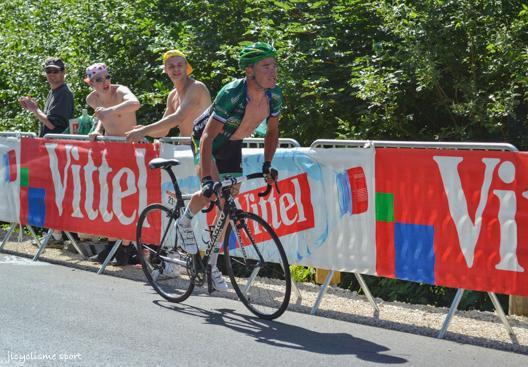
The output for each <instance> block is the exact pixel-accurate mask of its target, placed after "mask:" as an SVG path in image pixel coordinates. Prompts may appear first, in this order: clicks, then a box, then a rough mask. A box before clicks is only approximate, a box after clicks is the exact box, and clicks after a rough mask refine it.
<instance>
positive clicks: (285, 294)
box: [223, 212, 291, 320]
mask: <svg viewBox="0 0 528 367" xmlns="http://www.w3.org/2000/svg"><path fill="white" fill-rule="evenodd" d="M234 229H235V230H236V231H237V232H238V235H234V236H233V235H232V233H234V231H233V230H234ZM242 248H244V251H242ZM223 250H224V259H225V264H226V269H227V272H228V274H229V278H230V279H231V284H232V285H233V288H234V289H235V292H236V294H237V295H238V298H239V299H240V301H242V303H243V304H244V305H245V306H246V307H247V308H248V309H249V310H250V311H251V312H252V313H254V314H255V315H256V316H258V317H260V318H262V319H266V320H272V319H275V318H277V317H279V316H280V315H282V314H283V313H284V311H285V310H286V308H287V307H288V304H289V302H290V294H291V274H290V267H289V264H288V259H287V257H286V253H285V251H284V248H283V247H282V244H281V242H280V240H279V238H278V236H277V234H276V233H275V231H274V230H273V229H272V228H271V226H270V225H269V224H268V223H267V222H265V221H264V220H263V219H262V218H261V217H259V216H257V215H255V214H253V213H248V212H242V213H240V215H239V217H238V222H237V223H234V222H233V221H230V223H229V226H228V228H227V230H226V234H225V240H224V244H223ZM258 252H260V254H261V255H262V256H261V258H262V259H263V260H264V263H263V264H260V265H261V266H260V267H258V266H257V265H259V262H258V261H257V260H256V258H260V257H259V255H258ZM248 286H249V287H248ZM247 287H248V288H249V289H246V288H247Z"/></svg>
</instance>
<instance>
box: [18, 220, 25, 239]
mask: <svg viewBox="0 0 528 367" xmlns="http://www.w3.org/2000/svg"><path fill="white" fill-rule="evenodd" d="M23 234H24V227H22V224H19V225H18V242H19V243H20V242H22V239H23V238H22V237H23Z"/></svg>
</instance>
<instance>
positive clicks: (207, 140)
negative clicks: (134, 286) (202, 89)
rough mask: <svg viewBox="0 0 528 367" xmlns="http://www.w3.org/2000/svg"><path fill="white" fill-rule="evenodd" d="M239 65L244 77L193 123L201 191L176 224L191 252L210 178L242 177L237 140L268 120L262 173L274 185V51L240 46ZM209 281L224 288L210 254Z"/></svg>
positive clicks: (209, 196)
mask: <svg viewBox="0 0 528 367" xmlns="http://www.w3.org/2000/svg"><path fill="white" fill-rule="evenodd" d="M239 66H240V68H241V69H242V70H244V72H245V77H244V78H241V79H236V80H234V81H232V82H230V83H228V84H226V85H225V86H224V87H223V88H222V89H221V90H220V92H218V95H217V96H216V98H215V100H214V102H213V104H212V105H211V107H210V108H208V109H207V110H206V111H205V112H204V113H203V114H202V115H201V116H200V117H198V118H197V119H196V120H195V122H194V127H193V134H192V137H191V139H192V148H193V153H194V162H195V165H196V166H197V173H198V175H199V176H200V178H201V190H200V191H198V192H196V193H195V194H194V195H193V197H192V199H191V200H190V202H189V204H188V205H187V207H186V208H185V212H184V214H183V215H182V216H181V218H180V219H179V220H178V222H177V223H176V230H177V235H178V237H179V240H180V243H181V244H182V248H183V249H184V250H185V251H187V252H188V253H190V254H195V253H197V251H198V246H197V244H196V239H195V237H194V232H193V230H192V227H191V220H192V218H193V216H194V215H195V214H196V213H197V212H198V211H199V210H200V209H201V208H203V207H204V206H205V205H206V204H207V203H208V202H210V201H214V200H216V195H215V194H214V191H213V186H214V183H215V181H219V180H221V179H222V178H223V177H224V176H226V175H230V176H234V177H239V176H242V139H244V138H245V137H248V136H250V135H251V134H252V133H253V132H254V130H255V129H256V128H257V127H258V126H259V125H260V123H261V122H263V121H264V120H267V125H268V127H267V133H266V136H265V140H264V163H263V165H262V172H263V173H264V175H265V179H266V182H268V183H270V184H271V183H273V178H272V176H271V174H270V169H271V160H272V158H273V155H274V154H275V150H276V148H277V145H278V140H279V115H280V109H281V106H282V93H281V90H280V88H279V87H278V86H277V61H276V51H275V49H274V48H273V47H272V46H271V45H269V44H267V43H262V42H257V43H254V44H251V45H249V46H246V47H244V49H242V51H241V52H240V58H239ZM211 256H214V258H212V260H213V264H215V265H214V266H213V268H212V269H211V270H212V271H211V275H212V281H213V285H214V287H215V289H217V290H220V291H225V290H227V289H228V287H227V284H226V282H225V280H224V278H223V277H222V274H221V272H220V271H219V270H218V268H217V266H216V261H217V257H218V253H213V254H211Z"/></svg>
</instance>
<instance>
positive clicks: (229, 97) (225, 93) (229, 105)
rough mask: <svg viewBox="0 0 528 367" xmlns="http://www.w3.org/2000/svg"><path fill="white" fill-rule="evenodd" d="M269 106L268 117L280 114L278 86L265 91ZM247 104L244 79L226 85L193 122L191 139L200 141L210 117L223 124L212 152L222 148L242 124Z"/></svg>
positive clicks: (280, 103) (280, 97)
mask: <svg viewBox="0 0 528 367" xmlns="http://www.w3.org/2000/svg"><path fill="white" fill-rule="evenodd" d="M266 95H267V96H268V100H269V104H270V114H269V116H268V118H269V117H276V116H278V115H279V114H280V109H281V107H282V92H281V89H280V88H279V87H278V86H275V88H273V89H269V90H267V91H266ZM247 103H248V95H247V81H246V78H242V79H236V80H234V81H232V82H230V83H228V84H226V85H225V86H224V87H223V88H222V89H221V90H220V92H218V95H217V96H216V98H215V100H214V102H213V104H212V105H211V107H210V108H208V109H207V110H206V111H205V112H204V113H203V114H202V115H201V116H200V117H198V118H197V119H196V120H195V121H194V127H193V138H195V139H198V140H199V139H200V137H201V135H202V133H203V131H204V129H205V126H206V125H207V121H209V118H210V117H211V116H212V117H213V118H214V119H215V120H217V121H219V122H221V123H222V124H224V129H223V131H222V132H221V133H220V134H218V136H217V137H216V138H215V140H214V141H213V152H214V151H216V149H217V148H218V147H220V146H222V145H223V144H224V143H225V142H226V141H228V140H229V139H230V137H231V136H232V135H233V134H234V133H235V132H236V131H237V129H238V128H239V127H240V124H241V123H242V118H243V117H244V113H245V111H246V106H247Z"/></svg>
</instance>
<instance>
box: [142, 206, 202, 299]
mask: <svg viewBox="0 0 528 367" xmlns="http://www.w3.org/2000/svg"><path fill="white" fill-rule="evenodd" d="M174 221H175V218H174V213H173V210H171V209H169V208H167V207H165V206H163V205H162V204H151V205H149V206H147V207H146V208H145V209H144V210H143V211H142V212H141V215H140V216H139V219H138V224H137V231H136V240H137V250H138V251H137V253H138V258H139V260H140V262H141V266H142V268H143V272H144V273H145V276H146V277H147V280H148V282H149V283H150V285H151V286H152V287H153V288H154V289H155V290H156V292H157V293H158V294H159V295H160V296H162V297H163V298H165V299H166V300H168V301H170V302H182V301H184V300H186V299H187V298H188V297H189V296H190V295H191V293H192V291H193V289H194V280H195V278H196V273H195V271H194V262H195V261H196V258H195V256H197V255H194V256H193V255H189V254H187V253H184V252H182V251H180V250H177V249H176V248H175V247H176V246H175V244H176V233H175V229H174Z"/></svg>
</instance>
